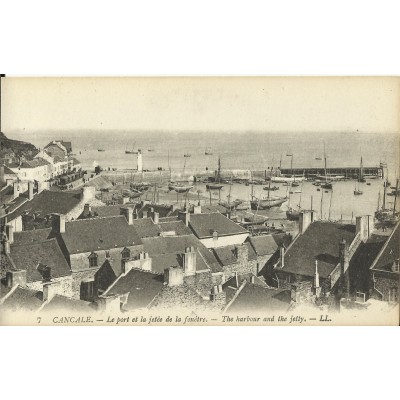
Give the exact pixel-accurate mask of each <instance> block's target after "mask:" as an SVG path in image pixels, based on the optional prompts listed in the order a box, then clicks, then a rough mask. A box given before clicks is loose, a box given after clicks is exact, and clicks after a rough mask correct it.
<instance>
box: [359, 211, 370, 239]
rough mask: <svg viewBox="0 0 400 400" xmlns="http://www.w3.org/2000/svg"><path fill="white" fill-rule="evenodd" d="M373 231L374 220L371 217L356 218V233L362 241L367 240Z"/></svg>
mask: <svg viewBox="0 0 400 400" xmlns="http://www.w3.org/2000/svg"><path fill="white" fill-rule="evenodd" d="M373 230H374V219H373V218H372V216H371V215H363V216H359V217H356V233H359V234H360V239H361V240H362V241H365V240H367V239H368V238H369V237H370V236H371V234H372V231H373Z"/></svg>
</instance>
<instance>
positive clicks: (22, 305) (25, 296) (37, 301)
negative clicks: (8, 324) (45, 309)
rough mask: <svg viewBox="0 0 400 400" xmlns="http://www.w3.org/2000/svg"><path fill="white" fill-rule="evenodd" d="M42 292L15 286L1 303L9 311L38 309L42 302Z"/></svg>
mask: <svg viewBox="0 0 400 400" xmlns="http://www.w3.org/2000/svg"><path fill="white" fill-rule="evenodd" d="M42 299H43V293H42V292H39V291H36V290H31V289H26V288H22V287H17V288H16V289H15V290H14V291H13V292H12V293H11V294H10V295H9V297H7V299H6V300H5V301H4V303H3V307H5V308H7V309H9V310H10V311H38V309H39V308H40V307H41V306H42V304H43V300H42Z"/></svg>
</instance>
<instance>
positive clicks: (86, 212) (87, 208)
mask: <svg viewBox="0 0 400 400" xmlns="http://www.w3.org/2000/svg"><path fill="white" fill-rule="evenodd" d="M91 212H92V207H91V206H90V204H89V203H85V205H84V206H83V215H84V216H85V217H87V216H89V215H90V213H91Z"/></svg>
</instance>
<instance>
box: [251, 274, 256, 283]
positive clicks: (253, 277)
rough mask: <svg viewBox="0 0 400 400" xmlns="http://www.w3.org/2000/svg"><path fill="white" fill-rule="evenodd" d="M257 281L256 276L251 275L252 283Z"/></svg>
mask: <svg viewBox="0 0 400 400" xmlns="http://www.w3.org/2000/svg"><path fill="white" fill-rule="evenodd" d="M255 281H256V280H255V276H254V275H251V276H250V283H253V284H254V282H255Z"/></svg>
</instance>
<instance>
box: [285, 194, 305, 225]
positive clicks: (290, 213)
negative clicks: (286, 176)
mask: <svg viewBox="0 0 400 400" xmlns="http://www.w3.org/2000/svg"><path fill="white" fill-rule="evenodd" d="M302 192H303V191H300V199H299V204H298V205H297V207H298V208H297V210H295V209H294V208H292V207H290V192H289V209H288V210H287V211H286V218H287V219H288V220H289V221H297V220H298V219H299V218H300V212H301V211H302V208H301V194H302Z"/></svg>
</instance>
